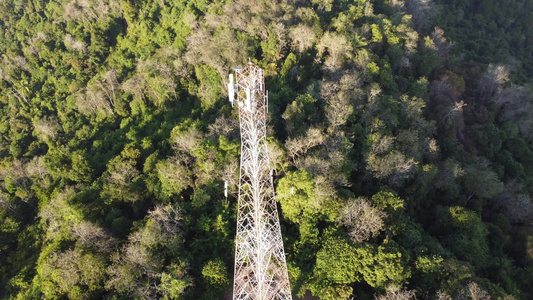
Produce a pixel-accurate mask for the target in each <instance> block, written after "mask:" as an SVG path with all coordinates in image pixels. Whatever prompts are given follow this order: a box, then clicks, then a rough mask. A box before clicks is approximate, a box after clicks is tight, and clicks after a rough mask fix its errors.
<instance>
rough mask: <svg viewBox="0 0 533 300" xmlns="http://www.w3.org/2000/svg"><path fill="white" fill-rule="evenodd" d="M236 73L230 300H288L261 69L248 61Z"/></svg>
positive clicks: (233, 89) (232, 95)
mask: <svg viewBox="0 0 533 300" xmlns="http://www.w3.org/2000/svg"><path fill="white" fill-rule="evenodd" d="M235 75H236V79H235V83H234V82H233V75H232V74H230V76H229V84H228V94H229V100H230V102H231V104H232V106H233V105H234V103H235V102H236V103H237V107H238V109H239V122H240V129H241V169H240V182H239V200H238V205H239V208H238V214H237V235H236V237H235V274H234V283H233V299H235V300H237V299H239V300H240V299H250V300H267V299H292V296H291V289H290V284H289V276H288V272H287V263H286V260H285V252H284V250H283V240H282V238H281V230H280V225H279V218H278V211H277V207H276V200H275V198H274V184H273V182H272V173H271V169H270V164H269V160H268V152H267V151H268V150H267V140H266V116H267V101H268V98H267V97H268V95H265V78H264V76H263V69H261V68H259V67H257V66H255V65H254V64H252V63H249V64H248V65H247V66H245V67H244V68H235Z"/></svg>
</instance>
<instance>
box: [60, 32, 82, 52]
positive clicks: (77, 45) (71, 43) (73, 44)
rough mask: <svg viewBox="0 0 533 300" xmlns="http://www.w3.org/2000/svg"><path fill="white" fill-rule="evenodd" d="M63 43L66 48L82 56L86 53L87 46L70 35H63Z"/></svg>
mask: <svg viewBox="0 0 533 300" xmlns="http://www.w3.org/2000/svg"><path fill="white" fill-rule="evenodd" d="M63 43H64V44H65V46H66V47H67V48H71V49H74V50H76V51H79V52H81V53H83V54H86V53H87V44H86V43H84V42H83V41H79V40H76V39H75V38H74V37H73V36H72V35H70V34H65V36H64V37H63Z"/></svg>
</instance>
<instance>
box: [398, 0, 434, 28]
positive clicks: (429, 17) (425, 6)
mask: <svg viewBox="0 0 533 300" xmlns="http://www.w3.org/2000/svg"><path fill="white" fill-rule="evenodd" d="M405 8H406V9H407V12H408V13H410V14H411V15H412V16H413V23H414V25H415V26H414V27H415V29H416V31H418V32H422V33H423V32H426V31H427V30H428V29H429V28H430V26H431V23H432V22H433V16H434V15H435V4H434V3H433V0H406V1H405Z"/></svg>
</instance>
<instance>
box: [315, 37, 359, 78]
mask: <svg viewBox="0 0 533 300" xmlns="http://www.w3.org/2000/svg"><path fill="white" fill-rule="evenodd" d="M317 50H318V55H324V54H326V53H327V54H328V57H327V58H326V61H325V62H324V66H323V67H324V69H326V70H327V71H330V72H333V73H335V72H337V71H339V70H340V69H341V68H342V66H343V65H344V63H346V62H347V61H348V60H349V59H351V58H353V47H352V45H351V43H350V42H349V41H348V39H347V38H346V37H345V36H344V35H341V34H337V33H332V32H329V31H328V32H326V33H325V34H324V35H323V36H322V38H320V41H319V42H318V44H317Z"/></svg>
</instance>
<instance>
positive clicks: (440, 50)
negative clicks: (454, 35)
mask: <svg viewBox="0 0 533 300" xmlns="http://www.w3.org/2000/svg"><path fill="white" fill-rule="evenodd" d="M430 37H431V39H432V40H433V44H434V45H435V47H436V48H437V54H438V55H439V57H440V59H445V58H446V55H447V54H448V52H449V51H450V49H451V48H452V46H453V44H452V43H450V42H448V41H447V40H446V38H445V37H444V30H443V29H442V28H440V27H435V30H434V31H433V32H432V33H431V34H430Z"/></svg>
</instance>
